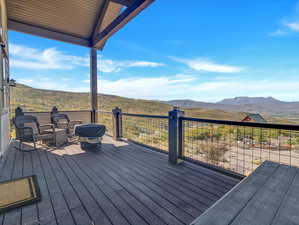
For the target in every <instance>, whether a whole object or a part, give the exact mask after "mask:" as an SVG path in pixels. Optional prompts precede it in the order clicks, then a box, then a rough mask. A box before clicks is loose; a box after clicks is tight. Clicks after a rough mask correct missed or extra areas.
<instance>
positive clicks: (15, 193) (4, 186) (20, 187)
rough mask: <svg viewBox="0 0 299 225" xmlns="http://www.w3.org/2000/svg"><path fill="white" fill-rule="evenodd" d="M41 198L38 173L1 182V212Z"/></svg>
mask: <svg viewBox="0 0 299 225" xmlns="http://www.w3.org/2000/svg"><path fill="white" fill-rule="evenodd" d="M40 199H41V194H40V191H39V186H38V182H37V177H36V175H32V176H28V177H22V178H18V179H14V180H10V181H4V182H0V213H3V212H7V211H9V210H12V209H15V208H17V207H20V206H25V205H29V204H33V203H35V202H37V201H39V200H40Z"/></svg>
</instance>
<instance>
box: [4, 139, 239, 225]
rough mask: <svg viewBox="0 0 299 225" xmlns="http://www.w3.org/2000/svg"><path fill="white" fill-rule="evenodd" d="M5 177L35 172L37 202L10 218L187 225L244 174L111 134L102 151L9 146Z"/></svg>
mask: <svg viewBox="0 0 299 225" xmlns="http://www.w3.org/2000/svg"><path fill="white" fill-rule="evenodd" d="M0 168H1V171H0V172H1V174H0V175H1V178H0V180H1V181H3V180H9V179H11V178H18V177H21V176H27V175H31V174H36V175H37V176H38V181H39V185H40V189H41V194H42V201H41V202H39V203H38V204H34V205H30V206H25V207H22V208H19V209H15V210H13V211H10V212H8V213H6V214H3V215H0V223H1V224H3V225H6V224H7V225H8V224H9V225H12V224H26V225H33V224H61V225H69V224H72V225H73V224H77V225H89V224H101V225H105V224H109V225H112V224H113V225H127V224H133V225H143V224H144V225H145V224H150V225H159V224H168V225H181V224H189V223H190V222H192V221H193V220H194V219H195V218H196V217H198V216H199V215H200V214H201V213H203V212H204V211H205V210H206V209H207V208H208V207H210V206H211V205H212V204H213V203H214V202H215V201H217V200H218V199H219V198H221V197H222V196H223V195H224V194H225V193H226V192H228V191H229V190H230V189H231V188H232V187H233V186H234V185H236V184H237V183H238V182H239V180H237V179H234V178H231V177H228V176H225V175H223V174H220V173H217V172H215V171H212V170H209V169H206V168H203V167H200V166H197V165H193V164H190V163H186V162H185V163H184V164H183V165H178V166H173V165H170V164H168V158H167V155H165V154H163V153H158V152H154V151H151V150H149V149H147V148H145V147H142V146H139V145H135V144H132V143H126V142H115V141H113V140H112V139H111V138H110V137H105V138H104V141H103V145H102V150H100V151H98V152H96V153H95V152H85V151H82V150H81V149H80V146H79V145H78V144H74V145H69V146H66V147H63V148H59V149H42V148H40V149H39V150H38V151H35V152H30V153H23V152H20V151H18V150H15V148H11V150H10V151H9V152H8V154H7V157H6V158H5V160H3V162H1V165H0Z"/></svg>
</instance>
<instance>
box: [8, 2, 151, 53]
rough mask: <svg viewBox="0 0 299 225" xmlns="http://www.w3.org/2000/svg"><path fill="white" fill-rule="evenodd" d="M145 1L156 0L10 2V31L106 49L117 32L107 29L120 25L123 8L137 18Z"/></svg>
mask: <svg viewBox="0 0 299 225" xmlns="http://www.w3.org/2000/svg"><path fill="white" fill-rule="evenodd" d="M145 2H146V3H151V2H152V0H63V1H61V0H51V1H49V0H8V1H7V11H8V28H9V29H12V30H16V31H20V32H24V33H29V34H34V35H38V36H42V37H46V38H50V39H55V40H60V41H65V42H69V43H73V44H78V45H83V46H86V47H94V46H95V47H96V48H102V47H103V45H104V44H105V41H106V40H107V39H108V38H107V37H110V36H111V35H112V34H113V33H114V32H115V30H114V29H113V27H112V28H111V29H109V30H107V29H106V28H107V27H108V26H109V25H110V26H111V25H113V24H114V25H115V26H117V25H118V24H115V23H116V22H117V21H116V22H115V21H114V20H115V19H117V17H119V16H120V14H121V13H120V12H121V10H122V8H124V7H127V8H126V10H124V12H125V11H127V12H130V14H131V16H132V15H134V16H135V15H137V13H138V12H139V11H141V10H139V11H138V12H136V9H137V8H139V7H140V6H142V9H143V8H144V3H145ZM146 5H148V4H146ZM127 19H128V18H127ZM113 22H114V23H113ZM120 22H124V21H118V23H120ZM103 31H105V35H103ZM107 33H110V35H107ZM99 35H100V37H98V36H99ZM104 36H105V37H104ZM95 40H96V41H95Z"/></svg>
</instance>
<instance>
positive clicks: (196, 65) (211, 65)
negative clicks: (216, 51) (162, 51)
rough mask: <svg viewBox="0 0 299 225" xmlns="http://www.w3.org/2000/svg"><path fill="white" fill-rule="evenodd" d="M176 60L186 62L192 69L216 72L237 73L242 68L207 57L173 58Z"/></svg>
mask: <svg viewBox="0 0 299 225" xmlns="http://www.w3.org/2000/svg"><path fill="white" fill-rule="evenodd" d="M172 59H174V60H175V61H177V62H181V63H184V64H186V65H187V66H188V67H190V68H191V69H193V70H196V71H203V72H216V73H237V72H240V71H242V70H243V68H241V67H237V66H231V65H224V64H218V63H215V62H212V61H211V60H209V59H205V58H197V59H180V58H174V57H172Z"/></svg>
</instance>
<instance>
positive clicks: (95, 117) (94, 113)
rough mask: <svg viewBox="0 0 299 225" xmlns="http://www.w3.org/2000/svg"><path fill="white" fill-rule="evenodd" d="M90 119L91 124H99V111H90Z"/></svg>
mask: <svg viewBox="0 0 299 225" xmlns="http://www.w3.org/2000/svg"><path fill="white" fill-rule="evenodd" d="M90 119H91V123H97V122H98V115H97V111H96V110H94V109H92V110H90Z"/></svg>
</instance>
